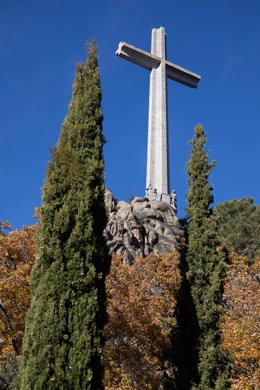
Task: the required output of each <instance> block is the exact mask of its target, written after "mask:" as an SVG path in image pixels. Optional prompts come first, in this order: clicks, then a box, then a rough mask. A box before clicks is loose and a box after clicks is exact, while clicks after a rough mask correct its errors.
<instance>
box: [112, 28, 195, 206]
mask: <svg viewBox="0 0 260 390" xmlns="http://www.w3.org/2000/svg"><path fill="white" fill-rule="evenodd" d="M116 54H117V55H118V56H120V57H122V58H124V59H125V60H127V61H130V62H133V63H134V64H136V65H139V66H142V67H143V68H145V69H148V70H149V71H150V93H149V118H148V144H147V167H146V196H147V197H148V198H149V200H162V201H163V202H167V203H170V204H171V205H174V204H175V198H176V195H174V194H173V193H174V192H173V193H172V194H171V195H170V194H169V192H170V191H169V150H168V112H167V110H168V109H167V79H170V80H174V81H177V82H178V83H181V84H183V85H186V86H188V87H191V88H196V87H197V85H198V82H199V81H200V76H199V75H198V74H196V73H193V72H191V71H189V70H187V69H184V68H182V67H180V66H178V65H175V64H173V63H172V62H170V61H168V60H167V59H166V34H165V30H164V27H160V28H153V30H152V48H151V53H148V52H146V51H144V50H141V49H138V48H136V47H135V46H132V45H129V44H128V43H125V42H120V43H119V46H118V49H117V51H116ZM174 207H175V206H174Z"/></svg>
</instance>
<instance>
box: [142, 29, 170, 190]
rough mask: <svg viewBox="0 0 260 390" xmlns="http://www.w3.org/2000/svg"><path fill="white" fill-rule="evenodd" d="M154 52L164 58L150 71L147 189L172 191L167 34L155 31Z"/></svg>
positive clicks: (159, 30) (158, 30)
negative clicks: (169, 149)
mask: <svg viewBox="0 0 260 390" xmlns="http://www.w3.org/2000/svg"><path fill="white" fill-rule="evenodd" d="M151 53H152V54H153V55H155V56H157V57H159V58H160V59H161V61H160V63H159V65H158V66H156V67H153V68H152V69H151V73H150V93H149V118H148V143H147V170H146V188H148V187H152V188H156V190H157V191H158V192H160V193H164V194H168V193H169V166H168V165H169V164H168V161H169V151H168V116H167V115H168V113H167V74H166V64H165V59H166V34H165V30H164V28H163V27H160V28H158V29H155V28H154V29H153V30H152V44H151Z"/></svg>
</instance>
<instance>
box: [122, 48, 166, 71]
mask: <svg viewBox="0 0 260 390" xmlns="http://www.w3.org/2000/svg"><path fill="white" fill-rule="evenodd" d="M116 55H117V56H119V57H122V58H124V59H126V60H128V61H130V62H133V63H134V64H137V65H140V66H142V67H143V68H146V69H149V70H151V69H152V68H155V67H157V66H158V65H159V64H160V62H161V60H160V58H159V57H157V56H155V55H153V54H151V53H148V52H147V51H144V50H141V49H137V48H136V47H134V46H132V45H128V43H125V42H120V43H119V46H118V49H117V51H116Z"/></svg>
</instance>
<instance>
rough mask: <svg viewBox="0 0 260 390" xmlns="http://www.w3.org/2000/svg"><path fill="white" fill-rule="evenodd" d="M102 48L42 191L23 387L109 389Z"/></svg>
mask: <svg viewBox="0 0 260 390" xmlns="http://www.w3.org/2000/svg"><path fill="white" fill-rule="evenodd" d="M102 120H103V117H102V111H101V87H100V76H99V70H98V64H97V54H96V47H95V44H94V43H91V44H90V45H89V48H88V59H87V61H86V63H83V64H79V65H78V66H77V73H76V78H75V81H74V85H73V96H72V100H71V103H70V105H69V109H68V114H67V116H66V118H65V120H64V123H63V126H62V129H61V136H60V139H59V141H58V144H57V146H56V148H55V149H54V151H53V153H52V161H51V162H50V163H49V166H48V170H47V179H46V182H45V185H44V189H43V205H42V211H41V213H42V214H41V219H40V228H39V232H38V238H37V241H38V250H37V260H36V265H35V267H34V270H33V274H32V304H31V308H30V311H29V314H28V317H27V321H26V329H25V336H24V344H23V354H22V359H21V364H20V371H19V376H18V381H17V384H16V388H17V389H19V390H32V389H34V390H43V389H48V390H54V389H55V390H72V389H73V390H82V389H84V390H87V389H95V390H99V389H103V385H102V374H103V369H102V364H101V359H102V346H103V340H102V328H103V325H104V321H105V288H104V282H105V276H106V274H107V272H108V269H109V257H108V254H107V250H106V246H105V242H104V239H103V230H104V227H105V225H106V210H105V204H104V162H103V157H102V147H103V143H104V138H103V134H102Z"/></svg>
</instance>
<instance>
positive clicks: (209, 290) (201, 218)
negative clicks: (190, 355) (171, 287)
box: [186, 125, 228, 390]
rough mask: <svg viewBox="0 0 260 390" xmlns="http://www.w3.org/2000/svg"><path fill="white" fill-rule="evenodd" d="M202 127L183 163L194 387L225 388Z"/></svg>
mask: <svg viewBox="0 0 260 390" xmlns="http://www.w3.org/2000/svg"><path fill="white" fill-rule="evenodd" d="M205 142H206V137H205V133H204V130H203V127H202V126H200V125H197V126H196V127H195V134H194V136H193V138H192V140H191V142H190V143H191V154H190V160H189V161H188V163H187V173H188V175H189V190H188V193H187V218H188V248H187V255H186V256H187V263H188V267H189V271H188V274H187V276H188V280H189V283H190V286H191V294H192V298H193V302H194V306H195V310H196V315H197V319H198V325H199V340H198V344H197V346H198V356H199V362H198V373H199V380H198V383H197V384H194V386H193V388H194V389H199V390H209V389H223V390H224V389H227V388H228V385H227V370H226V368H225V367H224V365H225V362H224V359H223V356H222V355H221V352H220V350H219V342H220V330H219V320H220V314H221V310H222V287H223V278H224V273H225V258H226V256H225V253H224V252H223V251H222V250H221V249H220V246H219V243H218V240H217V225H216V221H215V219H213V218H212V207H211V205H212V202H213V195H212V187H211V185H210V183H209V181H208V177H209V175H210V172H211V169H212V167H213V166H214V165H215V164H214V162H211V163H209V161H208V155H207V153H206V151H205Z"/></svg>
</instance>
